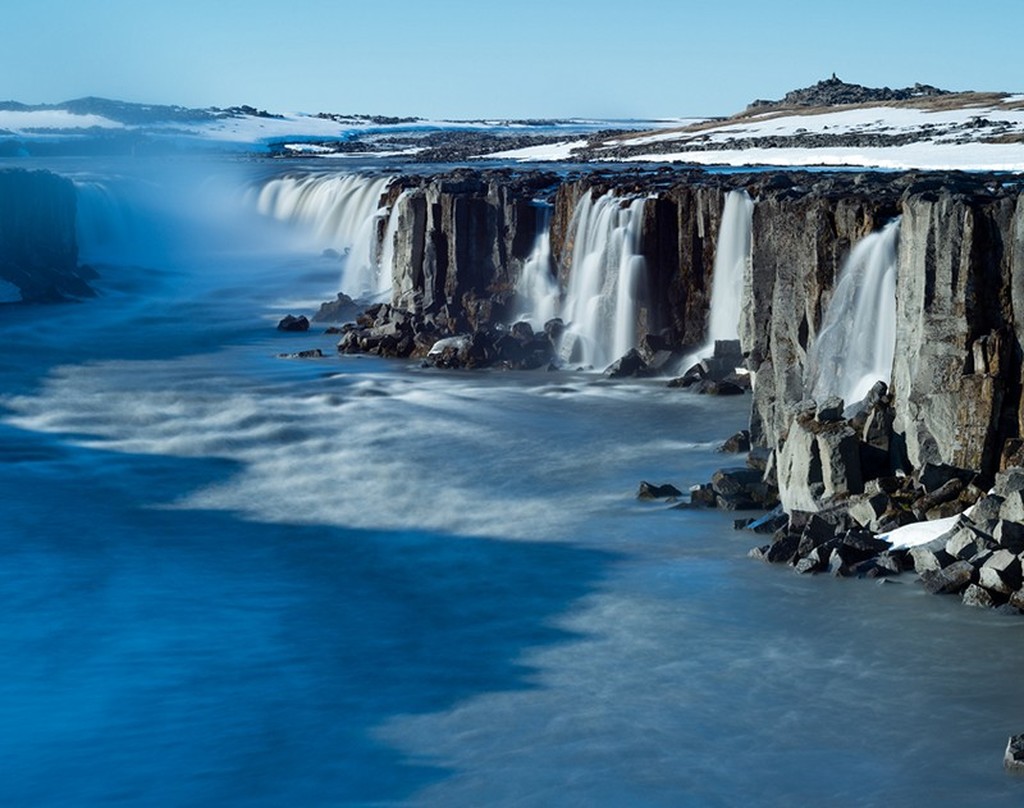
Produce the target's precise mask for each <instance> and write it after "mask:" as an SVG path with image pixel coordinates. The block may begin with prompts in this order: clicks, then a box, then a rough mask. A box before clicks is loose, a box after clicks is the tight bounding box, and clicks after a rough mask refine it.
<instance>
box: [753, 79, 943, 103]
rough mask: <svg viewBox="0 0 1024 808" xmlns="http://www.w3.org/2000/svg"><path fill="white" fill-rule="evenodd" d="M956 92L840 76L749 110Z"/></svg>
mask: <svg viewBox="0 0 1024 808" xmlns="http://www.w3.org/2000/svg"><path fill="white" fill-rule="evenodd" d="M939 95H952V92H951V91H950V90H940V89H939V88H938V87H933V86H931V85H930V84H915V85H914V86H913V87H903V88H900V89H895V90H894V89H890V88H889V87H865V86H864V85H862V84H850V83H848V82H845V81H843V80H842V79H840V78H837V77H836V74H835V73H833V74H832V76H831V78H827V79H824V80H823V81H819V82H818V83H817V84H813V85H811V86H810V87H802V88H800V89H798V90H790V91H789V92H788V93H786V95H785V96H783V97H782V98H781V99H780V100H778V101H766V100H764V99H760V98H759V99H758V100H756V101H752V102H751V103H750V106H749V107H748V109H756V110H758V111H761V110H762V109H763V108H764V107H834V106H839V105H841V104H870V103H878V102H880V101H909V100H910V99H912V98H931V97H934V96H939Z"/></svg>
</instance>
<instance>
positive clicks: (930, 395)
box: [893, 187, 1024, 479]
mask: <svg viewBox="0 0 1024 808" xmlns="http://www.w3.org/2000/svg"><path fill="white" fill-rule="evenodd" d="M901 207H902V211H903V224H902V226H901V233H900V253H899V261H900V264H899V266H900V269H899V273H898V282H897V283H898V286H897V292H896V299H897V307H898V309H897V347H896V358H895V362H894V368H893V387H894V389H895V401H896V422H895V424H894V428H895V430H896V432H897V433H899V434H900V435H902V436H904V437H905V440H906V460H907V462H909V464H910V465H911V466H913V467H919V466H921V465H923V464H925V463H948V464H951V465H954V466H959V467H961V468H968V469H975V470H978V471H980V472H982V473H983V474H984V475H985V476H986V477H988V478H989V479H990V478H991V476H992V475H993V474H994V473H995V472H996V471H997V470H998V465H999V459H1000V454H1001V452H1002V450H1003V446H1004V444H1005V443H1006V441H1007V440H1008V439H1010V438H1014V437H1018V436H1019V435H1020V434H1021V433H1020V415H1019V413H1020V392H1021V385H1020V381H1021V379H1020V374H1021V360H1020V355H1021V337H1022V336H1024V280H1022V272H1024V243H1022V238H1024V233H1022V225H1024V202H1022V200H1021V198H1020V196H1019V195H1018V194H1017V192H1008V191H1001V190H999V189H976V188H975V189H971V188H966V189H961V188H956V187H952V188H951V187H943V188H939V189H935V190H924V191H922V192H915V189H914V188H913V187H912V188H910V189H908V192H907V194H906V196H905V197H904V199H903V200H902V205H901Z"/></svg>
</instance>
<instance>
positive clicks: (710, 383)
mask: <svg viewBox="0 0 1024 808" xmlns="http://www.w3.org/2000/svg"><path fill="white" fill-rule="evenodd" d="M743 366H744V358H743V354H742V352H741V351H740V341H739V340H738V339H736V340H716V341H715V348H714V351H713V352H712V355H711V356H708V357H705V358H704V359H701V360H700V361H699V362H698V363H697V364H696V365H694V366H693V367H691V368H690V369H689V370H687V371H686V373H684V374H683V375H682V376H679V377H678V378H675V379H673V380H672V381H670V382H669V384H668V386H669V387H684V388H690V389H692V390H693V391H694V392H696V393H702V394H707V395H716V396H734V395H742V394H743V393H745V392H747V391H748V390H750V374H749V373H747V372H745V371H742V372H741V371H738V370H737V368H742V367H743Z"/></svg>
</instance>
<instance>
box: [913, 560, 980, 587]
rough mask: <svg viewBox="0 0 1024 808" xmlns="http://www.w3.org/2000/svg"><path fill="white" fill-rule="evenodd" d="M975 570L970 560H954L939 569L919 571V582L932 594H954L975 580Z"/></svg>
mask: <svg viewBox="0 0 1024 808" xmlns="http://www.w3.org/2000/svg"><path fill="white" fill-rule="evenodd" d="M977 574H978V572H977V570H976V569H974V566H973V565H972V564H971V562H970V561H954V562H953V563H952V564H950V565H949V566H948V567H944V568H943V569H940V570H925V571H924V572H922V573H920V575H921V584H922V585H923V586H924V588H925V590H927V591H928V592H929V593H931V594H933V595H955V594H959V593H961V592H963V591H964V590H965V589H966V588H967V587H968V586H970V585H971V584H972V583H974V582H975V581H976V580H977Z"/></svg>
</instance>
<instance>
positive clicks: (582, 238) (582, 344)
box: [561, 192, 645, 367]
mask: <svg viewBox="0 0 1024 808" xmlns="http://www.w3.org/2000/svg"><path fill="white" fill-rule="evenodd" d="M644 202H645V199H644V198H643V197H638V198H635V199H624V198H622V197H619V196H616V195H615V194H614V192H608V193H606V194H604V195H603V196H601V197H599V198H598V199H596V200H595V199H593V198H592V197H591V196H590V195H589V194H586V195H584V196H583V197H582V198H581V199H580V201H579V202H578V203H577V205H576V210H575V211H574V213H573V221H572V223H571V225H570V229H571V230H572V231H573V233H574V237H573V251H572V272H571V274H570V278H569V288H568V290H567V292H566V298H565V303H564V304H563V307H562V319H563V320H564V321H565V323H566V326H567V327H566V332H565V334H564V335H563V339H562V350H561V353H562V358H563V359H564V360H567V361H570V362H581V363H582V364H584V365H592V366H594V367H604V366H606V365H608V364H609V363H610V362H612V361H613V360H615V359H617V358H618V357H620V356H622V355H623V354H625V353H626V352H627V351H629V349H630V348H634V347H636V325H637V309H638V307H639V305H640V303H641V300H642V296H643V288H642V287H643V278H644V272H645V262H644V259H643V256H642V255H641V254H640V228H641V223H642V219H643V216H642V214H643V209H644Z"/></svg>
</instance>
